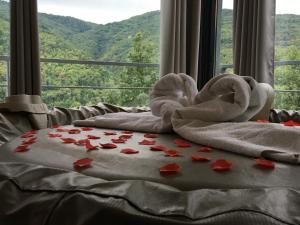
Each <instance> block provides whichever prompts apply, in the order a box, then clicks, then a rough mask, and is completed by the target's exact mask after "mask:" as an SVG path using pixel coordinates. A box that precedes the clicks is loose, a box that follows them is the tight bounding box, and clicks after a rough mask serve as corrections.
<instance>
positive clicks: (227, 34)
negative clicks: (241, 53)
mask: <svg viewBox="0 0 300 225" xmlns="http://www.w3.org/2000/svg"><path fill="white" fill-rule="evenodd" d="M232 9H233V0H223V2H222V12H221V23H220V24H221V30H220V31H221V32H220V53H219V54H220V55H219V62H220V66H219V68H220V70H219V71H220V72H221V73H225V72H226V73H232V72H233V69H232V65H233V41H232V37H233V10H232Z"/></svg>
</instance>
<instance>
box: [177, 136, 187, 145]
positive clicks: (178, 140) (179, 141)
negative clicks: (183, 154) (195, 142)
mask: <svg viewBox="0 0 300 225" xmlns="http://www.w3.org/2000/svg"><path fill="white" fill-rule="evenodd" d="M174 143H175V144H176V145H177V144H178V143H186V140H183V139H178V138H177V139H175V140H174Z"/></svg>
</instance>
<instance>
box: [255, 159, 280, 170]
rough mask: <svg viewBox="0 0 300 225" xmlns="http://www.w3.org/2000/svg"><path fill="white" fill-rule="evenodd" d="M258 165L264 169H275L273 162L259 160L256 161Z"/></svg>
mask: <svg viewBox="0 0 300 225" xmlns="http://www.w3.org/2000/svg"><path fill="white" fill-rule="evenodd" d="M255 162H256V164H257V165H259V166H260V167H261V168H264V169H274V168H275V165H274V163H273V162H272V161H270V160H267V159H264V158H257V159H255Z"/></svg>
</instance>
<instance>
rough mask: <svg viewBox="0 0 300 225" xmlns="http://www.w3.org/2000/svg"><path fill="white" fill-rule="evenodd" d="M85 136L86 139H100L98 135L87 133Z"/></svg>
mask: <svg viewBox="0 0 300 225" xmlns="http://www.w3.org/2000/svg"><path fill="white" fill-rule="evenodd" d="M87 138H88V139H92V140H95V139H100V137H98V136H94V135H87Z"/></svg>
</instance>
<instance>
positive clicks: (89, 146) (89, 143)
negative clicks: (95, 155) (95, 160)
mask: <svg viewBox="0 0 300 225" xmlns="http://www.w3.org/2000/svg"><path fill="white" fill-rule="evenodd" d="M85 147H86V149H87V150H88V151H91V150H97V149H98V147H97V146H95V145H92V144H91V142H90V140H86V142H85Z"/></svg>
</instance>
